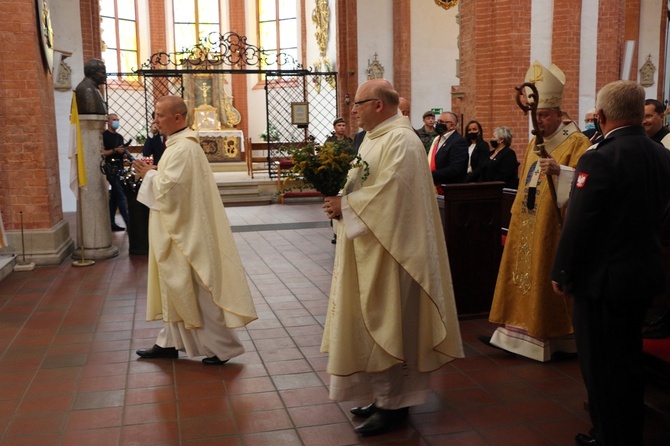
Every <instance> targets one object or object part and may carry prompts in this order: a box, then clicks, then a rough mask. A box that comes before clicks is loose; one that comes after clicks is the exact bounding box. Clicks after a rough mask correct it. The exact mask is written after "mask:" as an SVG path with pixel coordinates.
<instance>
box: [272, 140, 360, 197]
mask: <svg viewBox="0 0 670 446" xmlns="http://www.w3.org/2000/svg"><path fill="white" fill-rule="evenodd" d="M281 152H282V153H283V154H284V155H285V156H288V157H291V158H292V160H293V168H292V170H291V171H290V172H289V174H288V175H287V178H286V180H285V181H288V180H299V181H302V183H301V184H300V185H298V186H295V187H290V188H288V189H285V190H284V192H287V191H290V190H292V189H299V190H303V189H305V188H311V189H315V190H317V191H319V192H320V193H321V194H322V195H325V196H326V197H332V196H336V195H337V194H338V193H339V192H340V190H341V189H342V187H343V186H344V184H345V183H346V181H347V174H348V172H349V169H352V168H363V169H364V174H363V181H365V179H366V178H367V177H368V174H369V172H370V168H369V166H368V163H366V162H365V161H363V160H362V159H361V157H360V155H354V154H353V153H352V152H351V143H350V142H347V141H336V142H327V143H325V144H323V145H317V144H314V143H308V144H305V145H302V146H293V147H282V149H281Z"/></svg>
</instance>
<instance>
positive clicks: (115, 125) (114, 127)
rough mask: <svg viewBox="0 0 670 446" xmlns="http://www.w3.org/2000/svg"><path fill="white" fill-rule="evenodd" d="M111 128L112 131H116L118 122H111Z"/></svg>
mask: <svg viewBox="0 0 670 446" xmlns="http://www.w3.org/2000/svg"><path fill="white" fill-rule="evenodd" d="M112 128H113V129H114V130H116V129H118V128H119V121H112Z"/></svg>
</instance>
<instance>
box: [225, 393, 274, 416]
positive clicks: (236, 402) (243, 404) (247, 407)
mask: <svg viewBox="0 0 670 446" xmlns="http://www.w3.org/2000/svg"><path fill="white" fill-rule="evenodd" d="M228 398H229V400H230V405H231V408H232V410H233V411H234V412H235V413H245V412H258V411H264V410H272V409H283V408H284V404H283V402H282V400H281V399H280V398H279V395H278V394H277V393H276V392H264V393H248V394H242V395H230V396H229V397H228Z"/></svg>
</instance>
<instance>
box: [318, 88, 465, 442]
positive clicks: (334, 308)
mask: <svg viewBox="0 0 670 446" xmlns="http://www.w3.org/2000/svg"><path fill="white" fill-rule="evenodd" d="M397 107H398V94H397V93H396V92H395V90H393V87H392V86H391V84H390V83H389V82H388V81H385V80H382V79H375V80H371V81H368V82H366V83H364V84H362V85H361V87H360V88H359V89H358V92H357V93H356V102H355V103H354V108H353V113H354V115H357V116H358V123H359V125H360V126H361V127H362V128H363V129H364V130H366V131H367V134H366V135H365V139H364V140H363V143H362V144H361V146H360V150H359V154H360V156H361V157H362V159H363V161H365V162H366V163H367V164H368V166H369V176H368V177H367V178H365V179H364V178H363V176H364V169H363V168H354V169H352V170H351V171H350V172H349V177H348V180H347V183H346V185H345V186H344V189H343V191H342V194H341V196H339V197H327V198H326V200H325V203H324V205H323V207H324V210H325V212H326V214H327V215H328V216H329V217H330V218H335V219H338V220H339V221H338V223H339V224H338V225H337V245H336V254H335V265H334V270H333V279H332V285H331V292H330V300H329V306H328V314H327V318H326V325H325V330H324V335H323V341H322V345H321V350H322V351H323V352H327V353H328V355H329V359H328V368H327V371H328V373H329V374H330V375H331V379H330V397H331V399H334V400H340V401H341V400H354V399H356V400H360V399H362V398H371V399H372V400H373V402H372V404H369V405H367V406H363V407H355V408H353V409H351V411H352V413H353V414H354V415H356V416H358V417H360V418H367V421H366V422H365V423H363V424H362V425H360V426H358V427H357V428H356V431H357V433H359V434H360V435H377V434H381V433H384V432H386V431H388V430H389V429H391V428H393V427H395V426H397V425H399V423H400V422H401V421H403V420H404V419H405V418H406V417H407V415H408V407H409V406H415V405H419V404H423V403H425V402H426V399H427V396H428V392H429V390H430V387H429V376H430V372H432V371H434V370H437V369H438V368H440V367H441V366H443V365H444V364H446V363H448V362H449V361H451V360H453V359H454V358H460V357H463V348H462V343H461V336H460V331H459V326H458V320H457V316H456V307H455V303H454V295H453V288H452V282H451V273H450V270H449V261H448V258H447V250H446V244H445V239H444V233H443V229H442V224H441V220H440V216H439V211H438V207H437V200H436V196H435V187H434V186H433V182H432V177H431V174H430V169H429V166H428V163H427V162H426V152H425V150H424V148H423V145H422V144H421V140H420V139H419V138H418V137H417V136H416V134H415V133H414V130H413V129H412V126H411V124H410V121H409V119H408V118H407V117H404V116H401V115H398V111H397Z"/></svg>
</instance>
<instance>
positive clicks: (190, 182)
mask: <svg viewBox="0 0 670 446" xmlns="http://www.w3.org/2000/svg"><path fill="white" fill-rule="evenodd" d="M138 201H141V202H142V203H145V204H146V205H147V206H148V207H149V208H150V209H151V212H150V215H149V272H148V276H149V277H148V288H147V320H149V321H152V320H161V319H162V320H163V321H165V322H168V323H175V322H183V323H184V326H185V327H186V328H199V327H202V321H201V317H200V315H199V313H198V304H197V297H196V296H197V287H198V285H197V283H196V281H195V280H193V277H194V276H195V275H197V278H198V279H199V280H200V282H201V283H202V285H203V287H204V289H205V290H207V292H208V293H209V294H211V297H212V299H213V301H214V303H215V304H216V305H217V306H218V307H219V308H221V309H222V310H223V315H224V319H225V324H226V327H228V328H237V327H243V326H245V325H246V324H248V323H249V322H251V321H253V320H255V319H257V316H256V310H255V308H254V304H253V301H252V298H251V293H250V291H249V286H248V284H247V279H246V276H245V274H244V268H243V267H242V262H241V260H240V257H239V253H238V251H237V246H236V245H235V241H234V240H233V235H232V233H231V231H230V225H229V223H228V217H227V216H226V212H225V210H224V208H223V204H222V202H221V196H220V195H219V191H218V188H217V186H216V182H215V181H214V177H213V175H212V170H211V167H210V165H209V162H208V161H207V158H206V157H205V154H204V152H203V150H202V148H201V147H200V144H199V143H198V136H197V134H196V133H195V132H192V131H191V130H188V129H185V130H182V131H180V132H177V133H175V134H173V135H170V136H169V138H168V140H167V145H166V150H165V153H164V155H163V157H162V158H161V163H160V166H159V170H158V171H150V172H149V173H148V174H147V175H146V176H145V178H144V181H143V183H142V186H141V188H140V191H139V193H138Z"/></svg>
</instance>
